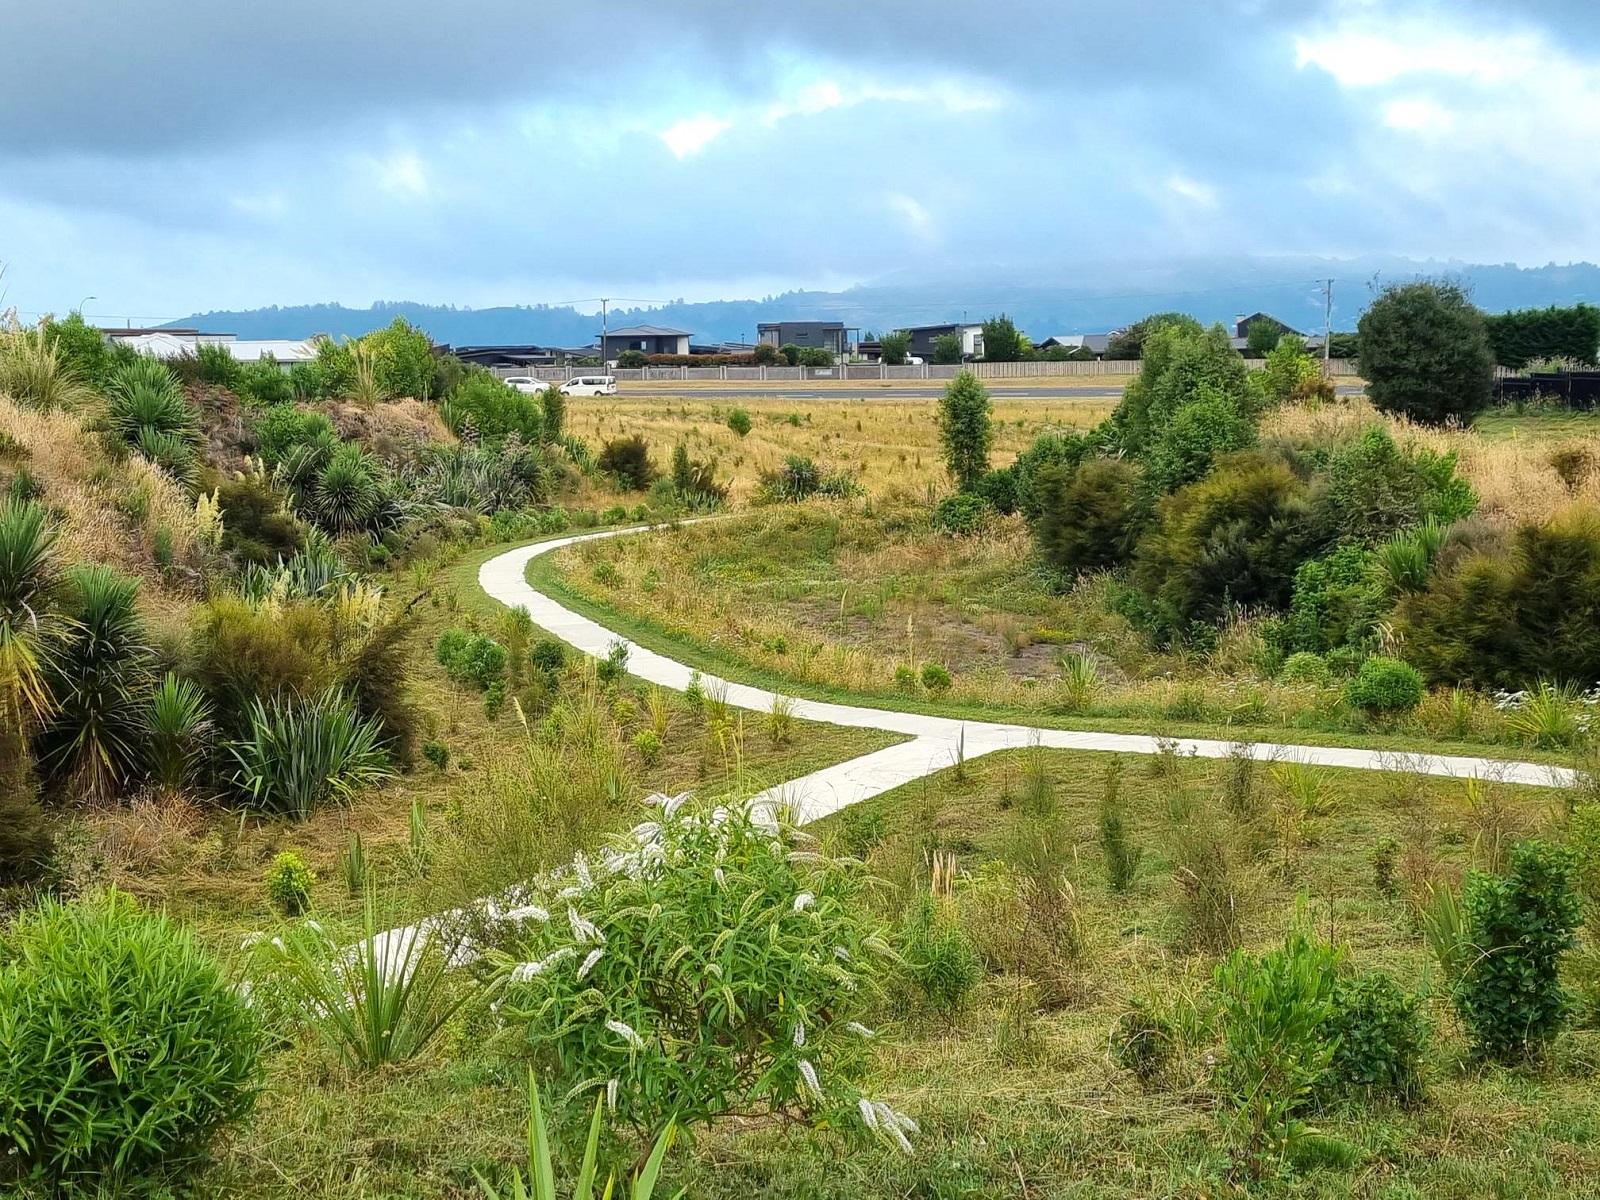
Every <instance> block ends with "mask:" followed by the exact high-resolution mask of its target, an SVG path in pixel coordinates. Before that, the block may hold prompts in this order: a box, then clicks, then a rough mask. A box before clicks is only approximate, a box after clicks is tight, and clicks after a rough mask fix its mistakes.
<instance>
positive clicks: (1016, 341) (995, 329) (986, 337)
mask: <svg viewBox="0 0 1600 1200" xmlns="http://www.w3.org/2000/svg"><path fill="white" fill-rule="evenodd" d="M1021 357H1022V334H1020V333H1018V332H1017V327H1016V325H1015V324H1014V323H1013V322H1012V320H1011V318H1010V317H1008V316H1006V314H1005V313H1001V314H1000V315H999V316H998V317H990V318H989V319H988V320H987V321H985V322H984V323H983V358H984V361H985V362H1016V361H1018V360H1019V359H1020V358H1021Z"/></svg>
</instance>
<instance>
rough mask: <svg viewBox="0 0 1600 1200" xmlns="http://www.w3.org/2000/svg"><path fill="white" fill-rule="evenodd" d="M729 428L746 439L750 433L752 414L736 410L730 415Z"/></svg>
mask: <svg viewBox="0 0 1600 1200" xmlns="http://www.w3.org/2000/svg"><path fill="white" fill-rule="evenodd" d="M728 428H729V429H731V430H733V431H734V432H735V433H737V434H738V435H739V436H740V437H744V436H745V435H746V434H748V433H749V432H750V414H749V413H747V412H745V410H744V409H742V408H736V409H734V410H733V411H732V412H730V413H729V414H728Z"/></svg>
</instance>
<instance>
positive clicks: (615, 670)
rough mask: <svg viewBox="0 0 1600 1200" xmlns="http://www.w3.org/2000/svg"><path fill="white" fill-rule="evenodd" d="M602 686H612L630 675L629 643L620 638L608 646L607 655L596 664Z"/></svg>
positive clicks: (596, 672)
mask: <svg viewBox="0 0 1600 1200" xmlns="http://www.w3.org/2000/svg"><path fill="white" fill-rule="evenodd" d="M594 670H595V676H596V678H598V679H599V680H600V686H601V687H611V686H612V685H614V684H618V683H621V682H622V681H623V680H624V679H626V678H627V677H628V643H627V642H624V641H621V640H618V641H614V642H612V643H611V645H609V646H607V647H606V656H605V657H604V658H602V659H601V660H600V661H599V662H598V663H596V664H595V669H594Z"/></svg>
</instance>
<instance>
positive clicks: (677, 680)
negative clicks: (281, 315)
mask: <svg viewBox="0 0 1600 1200" xmlns="http://www.w3.org/2000/svg"><path fill="white" fill-rule="evenodd" d="M647 529H648V527H645V526H638V527H634V528H631V529H611V530H604V531H602V532H600V533H584V534H577V535H575V536H573V537H564V538H557V539H555V540H553V541H546V542H538V543H535V544H533V545H530V546H519V547H518V548H517V549H515V550H508V551H507V552H506V553H504V554H500V555H497V556H496V557H494V558H491V559H490V560H489V561H488V562H486V563H484V564H483V566H482V567H481V568H480V569H479V571H478V583H479V584H480V585H481V586H482V588H483V590H484V591H485V592H487V593H488V594H489V595H490V596H492V597H493V598H494V599H496V600H498V601H500V603H502V604H505V605H507V606H508V607H511V608H517V607H519V606H520V607H522V608H526V609H527V610H528V615H529V616H531V617H532V618H533V623H534V624H535V625H538V626H540V627H541V628H543V629H545V630H547V631H548V632H549V633H551V634H553V635H554V636H555V637H558V638H560V639H561V640H562V641H564V642H566V643H567V644H568V645H569V646H573V647H575V648H576V649H578V650H581V651H583V652H584V653H585V654H589V655H593V656H594V657H596V658H604V657H605V656H606V653H607V652H608V651H609V649H610V648H611V646H612V645H613V644H614V643H615V642H618V641H621V642H623V643H624V644H625V645H626V646H627V647H628V671H629V673H630V674H632V675H636V676H638V677H639V678H641V679H644V680H647V681H648V682H650V683H657V684H660V685H661V686H663V687H669V688H673V689H675V690H677V691H683V690H684V689H685V688H687V687H688V686H689V679H690V676H691V675H692V674H693V671H692V670H691V668H689V667H687V666H685V665H684V664H683V663H680V662H676V661H674V660H673V659H670V658H667V657H666V656H664V655H661V654H657V653H655V652H654V651H652V650H649V649H646V648H645V647H643V646H640V645H637V644H636V643H633V642H630V641H628V640H627V639H626V638H619V637H618V636H617V635H616V634H614V633H612V632H611V631H610V630H609V629H607V628H605V626H603V625H600V624H598V623H597V622H595V621H591V620H590V619H589V618H588V617H584V616H581V615H579V614H578V613H575V612H573V611H572V610H571V609H568V608H565V607H563V606H562V605H561V604H558V603H557V602H556V601H554V600H552V599H551V598H550V597H548V596H546V595H544V594H543V593H542V592H538V591H535V590H534V589H533V587H531V586H530V585H529V583H528V581H527V566H528V561H529V560H530V559H532V558H535V557H537V556H539V555H541V554H550V553H553V552H554V551H556V550H560V549H562V548H564V547H566V546H571V545H574V544H576V543H578V542H587V541H595V540H598V539H600V538H609V537H620V536H624V535H626V534H630V533H643V532H647ZM700 684H701V686H702V687H703V688H706V689H708V690H709V689H716V690H719V691H720V690H721V689H724V688H725V689H726V691H727V700H728V703H730V704H732V705H735V706H736V707H738V708H743V709H749V710H751V711H755V712H768V711H770V710H771V708H772V704H773V701H774V700H775V699H776V698H777V694H776V693H773V692H769V691H766V690H765V689H762V688H757V687H751V686H749V685H748V684H742V683H733V682H730V681H727V680H722V679H718V678H717V677H716V676H714V675H706V674H702V675H701V676H700ZM793 704H794V715H795V716H796V717H800V718H803V719H804V720H808V721H822V722H825V723H827V724H831V725H845V726H852V727H855V728H858V729H881V730H884V731H886V732H889V733H900V734H905V735H907V736H908V737H909V738H910V740H909V741H906V742H902V743H900V744H898V745H894V746H890V747H888V748H887V749H883V750H877V751H874V752H873V753H871V754H864V755H862V756H861V757H860V758H854V759H851V760H850V761H848V762H842V763H837V764H835V765H834V766H831V767H824V768H823V769H822V770H820V771H813V772H812V773H811V774H809V775H804V776H801V777H800V778H798V779H792V780H790V781H789V782H787V783H784V784H780V785H779V786H777V787H774V788H770V789H768V790H767V791H766V792H763V793H762V794H761V795H760V796H758V797H756V801H757V803H760V804H787V805H790V806H792V807H793V808H794V810H795V812H796V814H797V816H798V817H799V819H800V820H802V821H812V820H815V819H817V818H818V817H823V816H827V815H828V814H829V813H832V812H837V811H838V810H839V809H841V808H844V807H846V806H848V805H851V804H855V803H857V802H858V801H861V800H866V799H868V798H870V797H872V796H877V795H880V794H881V793H883V792H887V791H890V790H892V789H894V788H897V787H899V786H901V785H902V784H906V783H910V782H912V781H913V780H916V779H920V778H922V777H923V776H924V775H930V774H932V773H933V772H935V771H939V770H943V769H944V768H946V767H949V766H952V765H954V763H955V762H956V760H957V758H958V757H963V758H965V759H968V760H970V759H974V758H978V757H981V756H982V755H985V754H993V753H994V752H995V751H997V750H1010V749H1016V748H1019V747H1023V746H1029V745H1039V746H1046V747H1049V748H1051V749H1059V750H1098V751H1104V752H1108V753H1120V754H1155V753H1158V752H1159V751H1160V749H1161V746H1162V740H1161V739H1159V738H1156V737H1152V736H1146V735H1143V734H1129V733H1088V732H1076V731H1073V730H1067V729H1044V728H1032V727H1030V726H1027V725H1010V724H1001V723H994V722H986V721H960V720H956V719H954V718H951V717H934V716H928V715H926V714H923V713H903V712H894V711H892V710H889V709H881V708H863V707H859V706H857V705H853V704H830V703H825V702H822V701H816V700H802V699H798V698H795V699H794V700H793ZM1174 742H1175V744H1176V746H1177V749H1178V752H1179V753H1180V754H1187V755H1194V756H1196V757H1199V758H1223V757H1225V756H1227V755H1228V754H1229V753H1230V752H1231V751H1232V750H1233V748H1234V747H1235V745H1236V743H1233V742H1226V741H1215V740H1211V739H1205V738H1200V739H1191V738H1178V739H1174ZM1251 752H1252V754H1253V755H1254V757H1255V758H1257V759H1259V760H1263V761H1266V760H1271V761H1279V760H1283V759H1292V760H1296V761H1299V762H1303V763H1308V764H1312V765H1315V766H1324V767H1351V768H1355V769H1358V770H1369V771H1384V770H1410V771H1420V772H1422V773H1424V774H1428V775H1444V776H1451V777H1456V778H1465V777H1472V776H1476V777H1482V778H1485V779H1495V780H1500V781H1503V782H1506V783H1517V784H1529V785H1532V786H1535V787H1561V786H1566V785H1568V784H1570V783H1571V782H1572V779H1573V775H1574V773H1573V772H1572V771H1570V770H1568V769H1566V768H1564V767H1550V766H1544V765H1541V764H1538V763H1527V762H1501V761H1499V760H1496V759H1487V758H1466V757H1460V756H1455V755H1432V754H1399V753H1395V752H1386V751H1377V750H1356V749H1350V748H1345V747H1337V746H1294V745H1280V744H1275V743H1270V742H1267V743H1257V744H1255V745H1253V746H1252V747H1251Z"/></svg>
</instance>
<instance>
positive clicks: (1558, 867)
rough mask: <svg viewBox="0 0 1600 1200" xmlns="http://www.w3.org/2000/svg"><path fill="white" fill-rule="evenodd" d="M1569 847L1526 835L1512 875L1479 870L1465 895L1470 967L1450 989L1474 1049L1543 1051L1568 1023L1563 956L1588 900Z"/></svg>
mask: <svg viewBox="0 0 1600 1200" xmlns="http://www.w3.org/2000/svg"><path fill="white" fill-rule="evenodd" d="M1576 874H1577V861H1576V856H1575V854H1574V853H1573V851H1571V850H1570V849H1568V848H1566V847H1561V846H1551V845H1547V844H1545V843H1543V842H1539V841H1527V842H1522V843H1520V844H1518V845H1517V846H1515V847H1513V848H1512V850H1511V855H1510V860H1509V864H1508V867H1507V870H1506V872H1505V874H1503V875H1491V874H1487V873H1484V872H1476V873H1474V874H1472V875H1471V876H1469V877H1468V879H1467V885H1466V892H1465V895H1464V896H1463V897H1462V904H1461V908H1462V913H1463V917H1464V922H1463V927H1462V931H1461V932H1462V940H1463V945H1464V946H1465V948H1466V952H1465V954H1462V955H1460V956H1459V961H1461V962H1462V963H1463V969H1462V970H1461V972H1460V976H1459V978H1458V979H1457V981H1456V984H1455V987H1454V989H1453V991H1452V994H1451V999H1452V1000H1453V1001H1454V1004H1455V1008H1456V1012H1457V1013H1458V1014H1459V1015H1460V1017H1461V1021H1462V1024H1464V1025H1465V1026H1466V1028H1467V1037H1468V1039H1469V1040H1470V1041H1471V1043H1472V1047H1473V1050H1474V1051H1475V1052H1476V1053H1477V1054H1480V1055H1483V1056H1485V1057H1488V1058H1494V1059H1500V1060H1502V1061H1505V1060H1510V1059H1515V1058H1518V1057H1523V1056H1526V1055H1529V1054H1531V1053H1535V1052H1537V1051H1538V1050H1539V1049H1540V1048H1541V1047H1542V1046H1543V1045H1544V1044H1545V1043H1547V1042H1548V1041H1549V1040H1550V1039H1551V1038H1552V1037H1554V1036H1555V1035H1556V1034H1557V1033H1559V1032H1560V1031H1561V1029H1562V1028H1563V1027H1565V1025H1566V1023H1567V1018H1568V1016H1569V1014H1570V1008H1571V1002H1570V998H1569V997H1568V995H1567V991H1566V989H1565V988H1564V987H1563V986H1562V983H1561V960H1562V958H1563V957H1564V956H1565V955H1566V954H1567V952H1568V951H1570V950H1572V948H1573V947H1574V946H1575V945H1576V944H1577V940H1576V938H1575V937H1574V936H1573V930H1575V929H1576V928H1577V927H1578V926H1579V925H1580V924H1582V922H1583V899H1582V895H1581V893H1580V892H1579V890H1578V887H1577V879H1576Z"/></svg>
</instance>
